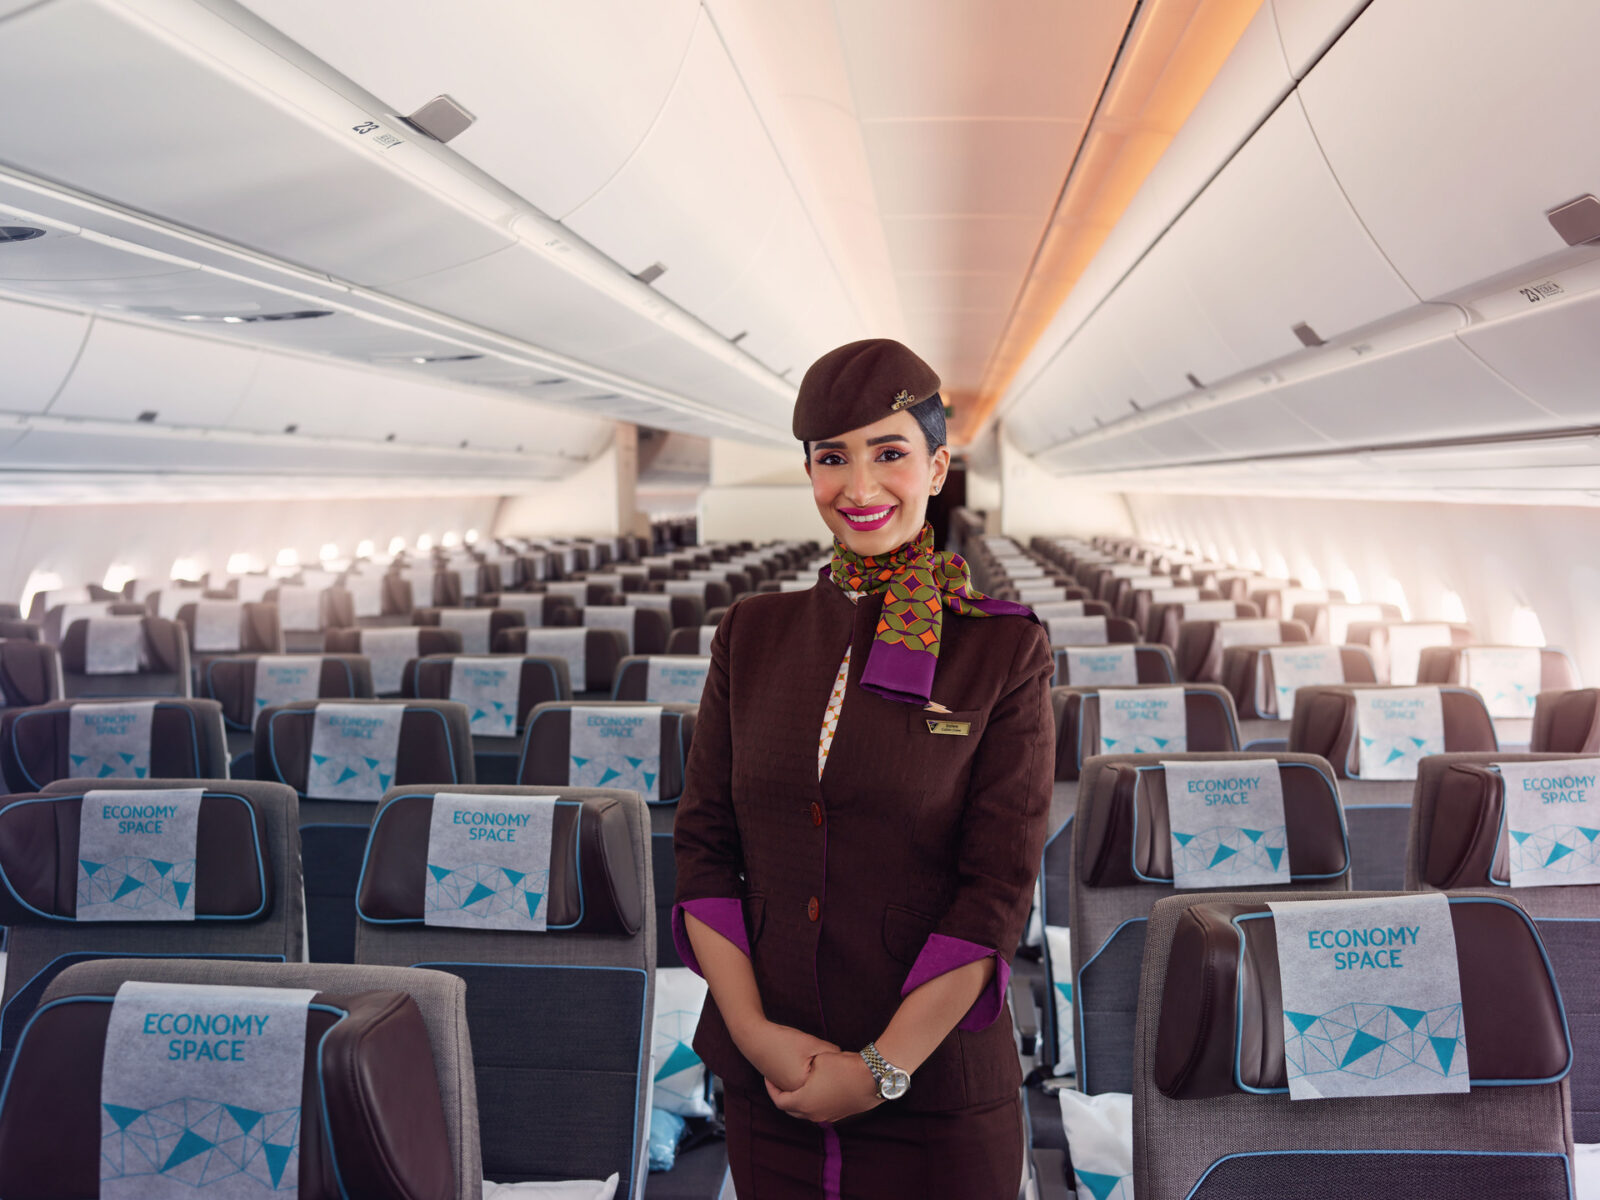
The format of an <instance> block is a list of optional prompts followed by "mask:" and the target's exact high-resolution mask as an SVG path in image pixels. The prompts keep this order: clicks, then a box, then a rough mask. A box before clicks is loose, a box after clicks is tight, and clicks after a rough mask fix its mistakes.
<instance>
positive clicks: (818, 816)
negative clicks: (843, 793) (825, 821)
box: [811, 804, 822, 825]
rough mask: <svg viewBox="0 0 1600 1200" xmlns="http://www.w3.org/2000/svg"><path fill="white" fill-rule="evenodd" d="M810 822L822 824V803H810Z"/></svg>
mask: <svg viewBox="0 0 1600 1200" xmlns="http://www.w3.org/2000/svg"><path fill="white" fill-rule="evenodd" d="M811 823H812V824H813V825H821V824H822V805H820V804H812V806H811Z"/></svg>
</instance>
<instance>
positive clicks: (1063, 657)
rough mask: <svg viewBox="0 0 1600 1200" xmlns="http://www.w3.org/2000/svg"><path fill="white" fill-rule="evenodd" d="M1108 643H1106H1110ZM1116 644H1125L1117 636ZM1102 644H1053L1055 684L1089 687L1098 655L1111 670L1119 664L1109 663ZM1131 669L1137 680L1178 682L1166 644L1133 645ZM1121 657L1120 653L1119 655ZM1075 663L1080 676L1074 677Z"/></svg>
mask: <svg viewBox="0 0 1600 1200" xmlns="http://www.w3.org/2000/svg"><path fill="white" fill-rule="evenodd" d="M1109 644H1110V643H1108V645H1109ZM1116 644H1118V645H1127V643H1126V642H1125V641H1122V640H1120V639H1119V641H1118V642H1117V643H1116ZM1105 649H1106V648H1105V647H1099V646H1072V647H1068V646H1056V647H1053V648H1052V651H1051V652H1052V653H1053V654H1054V656H1055V660H1056V673H1055V678H1054V679H1052V680H1051V685H1052V686H1054V687H1089V686H1092V685H1093V684H1094V683H1095V676H1096V675H1097V674H1099V673H1100V670H1101V667H1100V664H1099V663H1098V662H1097V661H1096V660H1097V658H1107V662H1108V663H1110V669H1117V667H1118V665H1119V664H1117V663H1115V662H1111V660H1110V658H1108V657H1107V655H1106V653H1105ZM1132 650H1133V669H1134V672H1135V676H1136V682H1138V683H1148V684H1157V683H1169V684H1170V683H1176V682H1178V674H1177V668H1176V667H1175V666H1174V665H1173V662H1172V651H1171V650H1168V649H1167V648H1166V647H1165V646H1148V645H1145V644H1144V643H1142V642H1141V643H1139V644H1137V645H1134V646H1133V647H1132ZM1119 657H1120V655H1119ZM1074 663H1076V666H1077V670H1078V673H1079V674H1081V675H1082V676H1083V678H1081V679H1076V680H1075V679H1073V678H1072V675H1073V669H1074Z"/></svg>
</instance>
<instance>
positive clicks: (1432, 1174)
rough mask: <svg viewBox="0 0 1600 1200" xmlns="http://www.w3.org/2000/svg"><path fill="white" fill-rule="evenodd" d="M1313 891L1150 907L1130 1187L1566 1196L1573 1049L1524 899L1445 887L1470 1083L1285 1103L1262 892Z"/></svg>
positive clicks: (1444, 1198) (1181, 1196)
mask: <svg viewBox="0 0 1600 1200" xmlns="http://www.w3.org/2000/svg"><path fill="white" fill-rule="evenodd" d="M1392 895H1394V893H1381V892H1380V893H1371V892H1350V893H1348V894H1347V895H1346V896H1343V897H1340V898H1341V899H1349V900H1360V899H1366V898H1369V897H1383V896H1392ZM1305 899H1307V897H1306V895H1305V893H1303V892H1282V891H1277V892H1274V891H1268V892H1265V893H1262V892H1247V891H1238V892H1223V893H1205V894H1196V895H1192V896H1189V895H1184V896H1172V897H1169V898H1167V899H1165V900H1162V901H1160V902H1159V903H1157V904H1156V906H1155V907H1154V909H1152V910H1151V913H1150V920H1149V926H1148V931H1147V943H1148V945H1147V949H1146V954H1145V959H1144V964H1143V978H1142V980H1141V983H1140V988H1139V1009H1138V1020H1137V1025H1136V1027H1135V1031H1134V1060H1135V1072H1134V1091H1133V1178H1132V1185H1133V1192H1134V1194H1136V1195H1137V1196H1138V1197H1139V1200H1221V1198H1223V1197H1228V1198H1230V1200H1240V1198H1244V1197H1249V1198H1255V1197H1261V1198H1263V1200H1264V1198H1265V1197H1269V1196H1270V1197H1277V1196H1291V1195H1292V1196H1295V1197H1305V1198H1306V1200H1345V1198H1346V1197H1350V1196H1405V1197H1407V1198H1408V1200H1454V1198H1457V1197H1462V1196H1494V1195H1515V1196H1517V1197H1519V1198H1522V1197H1527V1198H1528V1200H1569V1198H1570V1196H1571V1194H1572V1193H1571V1191H1570V1183H1569V1174H1568V1172H1569V1160H1570V1155H1571V1152H1572V1144H1571V1138H1572V1135H1571V1125H1570V1120H1569V1114H1568V1104H1569V1097H1570V1087H1569V1084H1568V1082H1567V1080H1566V1078H1565V1076H1566V1074H1567V1069H1568V1064H1569V1062H1570V1059H1571V1052H1570V1047H1569V1045H1568V1042H1567V1029H1566V1021H1565V1018H1564V1016H1563V1011H1562V1002H1561V995H1560V993H1559V992H1558V991H1557V988H1556V985H1555V982H1554V980H1553V979H1552V977H1551V974H1550V971H1549V968H1548V966H1547V961H1546V959H1545V954H1544V947H1543V946H1542V944H1541V942H1540V938H1539V934H1538V932H1537V930H1536V929H1535V928H1534V925H1533V924H1532V922H1531V921H1529V919H1528V918H1527V916H1526V914H1524V913H1523V912H1522V910H1521V909H1519V908H1518V907H1517V906H1516V905H1515V904H1514V903H1513V902H1512V901H1510V900H1507V899H1505V898H1503V897H1501V896H1485V895H1483V894H1482V893H1477V894H1452V895H1451V896H1450V898H1449V905H1450V907H1449V916H1450V921H1451V924H1452V926H1453V930H1454V942H1455V948H1456V954H1457V969H1458V972H1459V976H1460V988H1461V1010H1462V1026H1463V1027H1464V1031H1465V1043H1466V1058H1467V1065H1468V1070H1469V1071H1470V1072H1471V1077H1472V1079H1473V1081H1474V1082H1475V1084H1476V1086H1473V1087H1472V1089H1471V1090H1470V1092H1466V1093H1457V1094H1430V1095H1401V1096H1376V1097H1361V1096H1357V1097H1348V1098H1344V1099H1339V1100H1335V1101H1331V1102H1319V1101H1316V1100H1305V1101H1295V1100H1290V1099H1289V1097H1288V1095H1287V1094H1285V1093H1286V1091H1287V1088H1286V1086H1285V1085H1286V1079H1287V1074H1286V1067H1285V1061H1286V1054H1285V1046H1284V1042H1285V1040H1286V1039H1285V1033H1284V1013H1283V1001H1282V997H1281V993H1280V991H1279V982H1278V981H1279V978H1280V976H1279V964H1278V950H1277V946H1276V943H1275V937H1274V927H1275V921H1274V918H1273V916H1272V914H1271V912H1270V910H1269V909H1268V908H1267V905H1268V904H1274V905H1284V904H1293V903H1294V902H1295V901H1303V900H1305ZM1369 1036H1371V1035H1369ZM1398 1036H1400V1037H1401V1038H1404V1037H1407V1036H1414V1035H1411V1034H1410V1031H1409V1030H1406V1031H1405V1032H1404V1033H1403V1034H1401V1035H1398ZM1374 1040H1376V1039H1375V1038H1374ZM1378 1044H1379V1045H1382V1043H1381V1042H1379V1043H1378ZM1427 1052H1428V1051H1426V1050H1425V1051H1423V1053H1427ZM1369 1053H1370V1051H1369ZM1402 1053H1404V1051H1402ZM1490 1085H1492V1086H1490Z"/></svg>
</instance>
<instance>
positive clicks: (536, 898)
mask: <svg viewBox="0 0 1600 1200" xmlns="http://www.w3.org/2000/svg"><path fill="white" fill-rule="evenodd" d="M522 894H523V896H524V897H526V899H527V901H528V920H530V921H532V920H536V919H537V918H538V916H539V902H540V901H541V900H543V899H544V893H543V892H523V893H522Z"/></svg>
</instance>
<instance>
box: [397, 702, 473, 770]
mask: <svg viewBox="0 0 1600 1200" xmlns="http://www.w3.org/2000/svg"><path fill="white" fill-rule="evenodd" d="M488 715H489V714H488V713H486V712H484V711H483V709H481V708H475V709H473V710H472V719H473V720H474V721H481V720H483V719H484V718H485V717H487V716H488ZM368 761H369V762H371V760H370V759H369V760H368ZM372 765H373V766H377V765H378V764H377V763H373V764H372Z"/></svg>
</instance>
